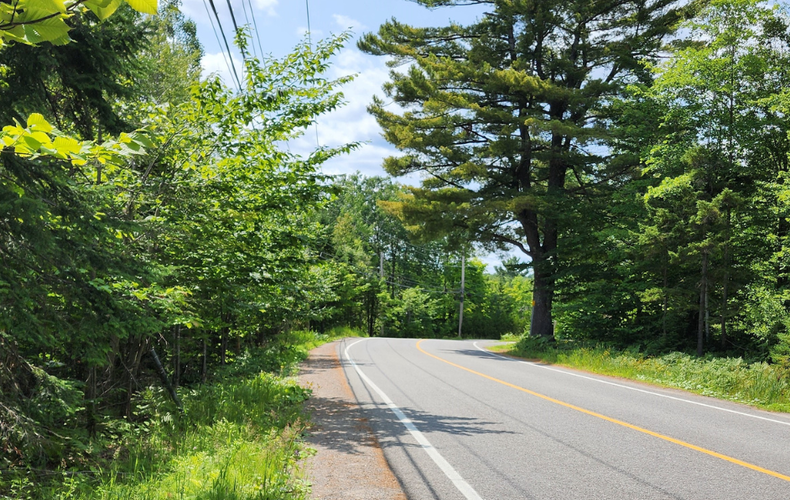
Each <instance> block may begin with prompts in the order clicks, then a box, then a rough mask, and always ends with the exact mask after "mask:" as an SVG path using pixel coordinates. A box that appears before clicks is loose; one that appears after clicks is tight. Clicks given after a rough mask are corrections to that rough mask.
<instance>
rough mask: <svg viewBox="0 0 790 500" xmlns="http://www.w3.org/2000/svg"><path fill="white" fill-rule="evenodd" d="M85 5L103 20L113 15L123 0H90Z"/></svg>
mask: <svg viewBox="0 0 790 500" xmlns="http://www.w3.org/2000/svg"><path fill="white" fill-rule="evenodd" d="M84 5H85V7H87V8H89V9H90V10H91V12H93V13H94V14H96V17H98V18H99V19H100V20H102V21H103V20H105V19H107V18H108V17H110V16H111V15H113V13H114V12H115V11H116V10H117V9H118V7H119V6H120V5H121V0H109V1H108V0H104V1H101V0H88V1H87V2H85V4H84Z"/></svg>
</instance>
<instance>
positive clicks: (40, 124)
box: [27, 113, 52, 133]
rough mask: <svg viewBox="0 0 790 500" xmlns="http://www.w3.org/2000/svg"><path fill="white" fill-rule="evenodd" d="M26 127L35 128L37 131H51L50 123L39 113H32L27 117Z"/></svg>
mask: <svg viewBox="0 0 790 500" xmlns="http://www.w3.org/2000/svg"><path fill="white" fill-rule="evenodd" d="M27 127H28V128H29V129H30V130H37V131H39V132H44V133H50V132H52V125H50V124H49V122H48V121H47V119H46V118H44V115H42V114H41V113H32V114H31V115H30V116H28V117H27Z"/></svg>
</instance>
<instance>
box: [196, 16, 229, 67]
mask: <svg viewBox="0 0 790 500" xmlns="http://www.w3.org/2000/svg"><path fill="white" fill-rule="evenodd" d="M203 6H204V7H205V8H206V15H208V20H209V22H210V23H211V29H212V30H213V31H214V36H215V37H216V38H217V45H219V46H220V47H222V42H220V40H219V33H217V28H216V27H214V20H213V19H212V18H211V12H209V10H208V3H206V0H203ZM220 53H221V54H222V59H223V60H224V61H225V66H226V67H227V68H228V73H231V74H232V73H233V72H232V71H231V69H230V63H228V57H225V52H223V51H222V50H221V49H220ZM228 56H230V54H228Z"/></svg>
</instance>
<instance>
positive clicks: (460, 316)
mask: <svg viewBox="0 0 790 500" xmlns="http://www.w3.org/2000/svg"><path fill="white" fill-rule="evenodd" d="M465 281H466V252H465V251H464V250H463V249H462V250H461V308H460V311H459V312H458V338H459V339H460V338H461V330H462V328H463V325H464V285H465Z"/></svg>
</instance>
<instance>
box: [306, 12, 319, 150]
mask: <svg viewBox="0 0 790 500" xmlns="http://www.w3.org/2000/svg"><path fill="white" fill-rule="evenodd" d="M304 6H305V9H306V10H307V44H308V45H309V46H310V51H311V52H312V50H313V34H312V31H313V30H312V29H311V28H310V0H304ZM313 126H314V127H315V145H316V147H319V148H320V147H321V141H319V140H318V121H316V122H315V123H314V124H313Z"/></svg>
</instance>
